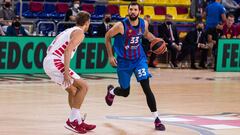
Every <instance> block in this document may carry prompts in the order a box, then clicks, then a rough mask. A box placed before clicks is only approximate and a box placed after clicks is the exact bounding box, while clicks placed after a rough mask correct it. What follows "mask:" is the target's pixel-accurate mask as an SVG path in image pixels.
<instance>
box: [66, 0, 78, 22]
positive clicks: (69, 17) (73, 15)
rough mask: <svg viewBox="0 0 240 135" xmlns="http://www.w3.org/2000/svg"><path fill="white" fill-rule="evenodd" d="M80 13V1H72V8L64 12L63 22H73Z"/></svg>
mask: <svg viewBox="0 0 240 135" xmlns="http://www.w3.org/2000/svg"><path fill="white" fill-rule="evenodd" d="M79 12H80V1H79V0H73V4H72V7H71V8H70V9H69V10H68V11H67V12H66V15H65V21H66V22H68V21H73V22H74V21H75V20H76V15H77V14H78V13H79Z"/></svg>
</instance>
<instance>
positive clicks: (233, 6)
mask: <svg viewBox="0 0 240 135" xmlns="http://www.w3.org/2000/svg"><path fill="white" fill-rule="evenodd" d="M222 4H223V6H224V7H225V8H226V10H227V11H228V12H229V13H232V14H233V15H234V16H235V22H237V21H238V17H239V16H240V5H239V4H238V3H237V2H236V1H234V0H222Z"/></svg>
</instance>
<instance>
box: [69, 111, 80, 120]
mask: <svg viewBox="0 0 240 135" xmlns="http://www.w3.org/2000/svg"><path fill="white" fill-rule="evenodd" d="M76 119H77V120H78V122H79V120H80V122H81V116H80V109H76V108H72V110H71V112H70V115H69V120H70V122H73V121H74V120H76Z"/></svg>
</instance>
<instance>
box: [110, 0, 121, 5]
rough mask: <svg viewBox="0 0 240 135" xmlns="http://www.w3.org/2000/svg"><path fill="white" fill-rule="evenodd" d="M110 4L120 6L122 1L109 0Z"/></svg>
mask: <svg viewBox="0 0 240 135" xmlns="http://www.w3.org/2000/svg"><path fill="white" fill-rule="evenodd" d="M108 3H109V4H120V0H109V1H108Z"/></svg>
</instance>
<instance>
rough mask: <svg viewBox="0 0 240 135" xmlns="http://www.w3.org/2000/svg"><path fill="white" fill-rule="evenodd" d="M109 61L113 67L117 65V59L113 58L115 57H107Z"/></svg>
mask: <svg viewBox="0 0 240 135" xmlns="http://www.w3.org/2000/svg"><path fill="white" fill-rule="evenodd" d="M108 59H109V62H110V64H111V65H112V66H113V67H116V66H117V60H116V59H115V57H109V58H108Z"/></svg>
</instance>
